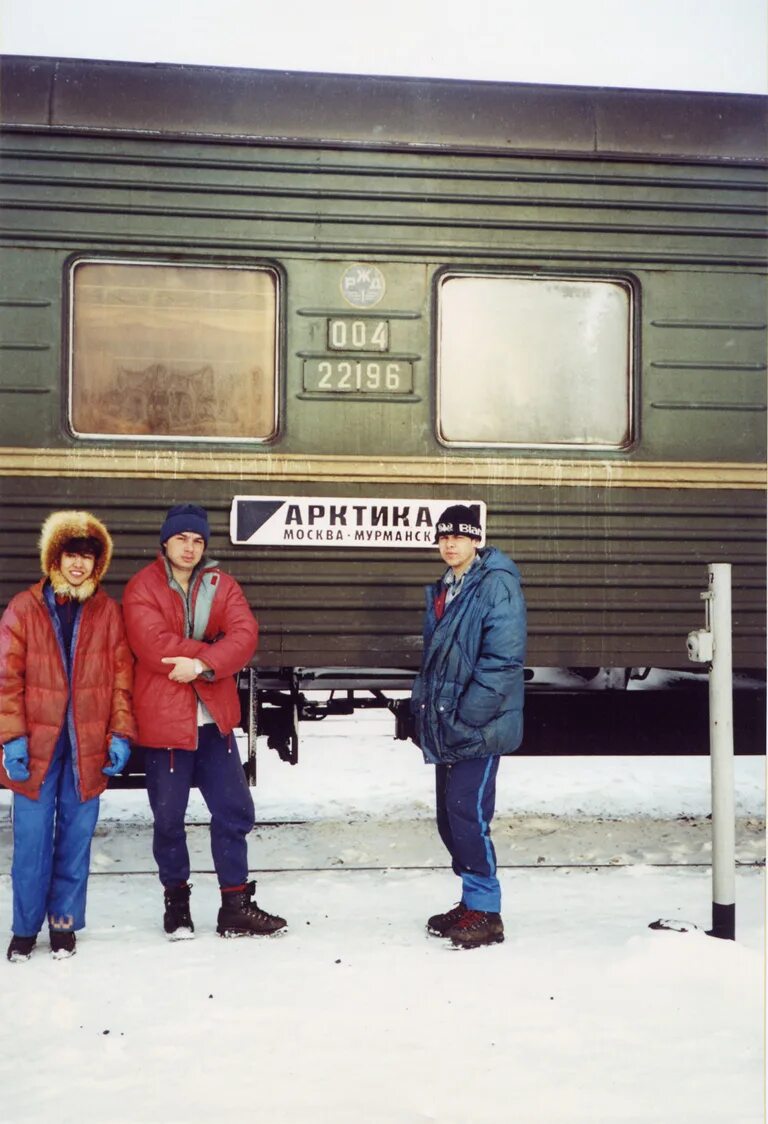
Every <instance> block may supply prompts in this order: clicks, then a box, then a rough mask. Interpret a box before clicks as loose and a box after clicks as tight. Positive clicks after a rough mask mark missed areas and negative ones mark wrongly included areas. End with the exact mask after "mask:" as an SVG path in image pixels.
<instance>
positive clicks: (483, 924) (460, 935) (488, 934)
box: [445, 909, 504, 948]
mask: <svg viewBox="0 0 768 1124" xmlns="http://www.w3.org/2000/svg"><path fill="white" fill-rule="evenodd" d="M445 935H446V936H447V937H448V939H449V940H450V942H451V944H452V945H453V947H454V948H480V946H481V945H486V944H500V943H501V942H502V941H503V940H504V922H503V921H502V920H501V914H499V913H486V912H485V910H482V909H465V910H464V912H463V914H462V915H461V917H460V918H459V919H458V921H457V922H456V924H455V925H453V926H452V927H451V928H450V929H449V930H448V932H447V933H446V934H445Z"/></svg>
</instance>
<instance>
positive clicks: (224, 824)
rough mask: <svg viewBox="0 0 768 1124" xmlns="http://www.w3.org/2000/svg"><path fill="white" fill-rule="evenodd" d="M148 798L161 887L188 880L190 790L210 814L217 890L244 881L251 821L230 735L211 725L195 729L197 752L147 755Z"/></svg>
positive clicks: (159, 751)
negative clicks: (186, 821) (195, 790)
mask: <svg viewBox="0 0 768 1124" xmlns="http://www.w3.org/2000/svg"><path fill="white" fill-rule="evenodd" d="M145 769H146V777H147V793H148V795H149V803H150V807H151V808H152V814H153V816H154V819H155V830H154V838H153V843H152V853H153V854H154V856H155V861H156V863H157V867H158V873H159V875H160V881H161V882H162V884H163V885H164V886H179V885H181V884H182V883H183V882H186V881H187V880H188V879H189V851H188V849H187V836H186V831H185V828H184V817H185V815H186V812H187V804H188V803H189V793H190V790H191V788H192V786H193V785H196V786H197V787H198V788H199V789H200V793H201V795H202V797H203V799H204V800H205V803H206V806H207V808H208V811H209V812H210V813H211V853H212V855H213V865H214V868H215V870H216V874H217V876H218V879H219V885H220V886H221V887H227V886H241V885H243V884H244V883H245V882H247V881H248V843H247V840H246V836H247V835H248V832H249V831H250V830H251V828H252V827H253V824H254V820H255V813H254V809H253V799H252V797H251V792H250V789H249V788H248V782H247V781H246V779H245V774H244V772H243V766H242V765H241V763H240V755H239V754H238V752H237V746H236V745H235V737H234V734H230V735H229V736H224V735H222V734H220V733H219V731H218V728H217V727H216V726H215V725H214V724H213V723H208V724H207V725H205V726H200V727H199V729H198V745H197V749H196V750H194V751H192V750H188V749H171V750H168V749H146V750H145Z"/></svg>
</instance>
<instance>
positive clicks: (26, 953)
mask: <svg viewBox="0 0 768 1124" xmlns="http://www.w3.org/2000/svg"><path fill="white" fill-rule="evenodd" d="M36 944H37V937H17V936H15V935H14V936H13V938H12V939H11V943H10V944H9V945H8V952H7V954H6V955H7V957H8V959H9V960H10V962H11V963H12V964H20V963H21V961H22V960H29V958H30V956H31V955H32V949H33V948H34V947H35V945H36Z"/></svg>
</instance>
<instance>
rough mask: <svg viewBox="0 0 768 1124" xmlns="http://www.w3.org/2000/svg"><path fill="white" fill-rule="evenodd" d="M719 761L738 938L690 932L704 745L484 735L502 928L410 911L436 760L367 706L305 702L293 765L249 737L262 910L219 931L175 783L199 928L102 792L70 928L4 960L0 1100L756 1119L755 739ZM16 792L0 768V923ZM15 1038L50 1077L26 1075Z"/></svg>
mask: <svg viewBox="0 0 768 1124" xmlns="http://www.w3.org/2000/svg"><path fill="white" fill-rule="evenodd" d="M735 768H736V807H737V817H738V824H737V840H738V842H737V856H738V862H739V863H740V864H741V865H740V866H739V869H738V871H737V879H736V886H737V905H736V930H737V939H736V941H735V942H731V941H719V940H713V939H712V938H710V937H707V936H706V935H705V933H704V929H706V928H707V927H708V926H709V924H710V922H711V872H710V869H709V866H708V863H709V855H710V845H711V831H710V828H711V825H710V823H709V821H708V820H707V815H708V813H709V809H710V794H709V761H708V760H707V759H706V758H696V757H685V758H628V757H623V758H593V757H590V758H574V757H568V758H514V757H513V758H510V759H509V760H506V761H504V762H503V763H502V766H501V769H500V772H499V784H498V802H497V803H498V811H497V816H496V819H495V821H494V838H495V842H496V848H497V853H498V857H499V862H500V868H501V869H500V879H501V883H502V890H503V895H504V907H503V912H504V920H505V925H506V940H505V942H504V944H501V945H496V946H494V947H493V948H487V949H480V950H477V951H471V952H464V951H452V950H451V949H450V948H449V947H448V946H447V945H446V943H445V942H444V941H441V940H436V939H434V938H429V937H427V936H426V935H425V932H424V922H425V920H426V918H427V916H428V915H429V914H430V913H432V912H435V911H436V910H440V909H444V908H447V907H449V906H450V905H451V904H452V902H454V901H455V900H456V896H457V886H458V883H457V880H456V879H455V878H454V877H453V875H452V874H451V872H450V871H449V870H448V869H446V856H445V854H444V852H443V851H442V847H441V845H440V843H439V841H438V840H437V836H436V832H435V829H434V825H433V822H432V783H433V770H432V769H430V768H428V767H426V766H424V765H423V764H422V762H421V759H420V756H419V754H418V752H417V751H416V750H415V749H414V748H413V747H411V746H407V745H404V744H403V743H397V742H394V741H393V740H392V737H391V728H390V726H389V725H384V724H382V720H381V718H380V717H377V716H375V715H364V716H360V717H358V718H357V719H355V720H337V721H331V720H327V721H325V722H323V723H321V724H319V725H317V726H316V727H313V728H310V732H309V733H308V734H306V735H305V737H304V745H303V750H302V762H301V763H300V764H299V766H298V767H296V768H291V767H289V766H287V765H284V764H283V763H281V762H280V761H278V760H277V758H276V756H275V755H274V754H272V753H266V752H265V753H264V754H262V756H261V762H260V776H259V785H258V787H257V788H256V789H255V790H254V797H255V801H256V807H257V817H258V819H259V821H260V822H259V824H258V826H257V827H256V829H255V830H254V832H253V833H252V835H251V837H250V843H249V846H250V856H251V867H252V871H253V872H254V874H255V876H256V878H257V881H258V887H257V898H258V901H259V904H261V905H262V906H263V907H264V908H266V909H268V910H271V911H274V912H278V913H281V914H283V916H285V917H287V918H288V921H289V929H288V932H287V933H286V934H284V935H283V936H280V937H276V938H272V939H261V940H260V939H254V940H241V941H223V940H221V939H220V938H218V937H217V936H216V935H215V931H214V930H215V921H216V910H217V906H218V893H217V887H216V880H215V877H214V876H213V874H212V873H210V870H211V863H210V852H209V848H208V829H207V815H206V812H205V808H204V806H203V805H202V803H201V801H200V799H199V796H198V795H197V794H195V795H194V796H193V799H192V802H191V805H190V809H189V818H190V821H191V826H190V830H189V835H190V844H191V851H192V856H193V866H194V868H195V873H194V874H193V876H192V882H193V884H194V888H193V891H192V910H193V916H194V919H195V923H196V927H197V933H196V939H195V940H194V941H187V942H177V943H169V942H168V941H166V940H165V939H164V937H163V933H162V895H161V891H160V887H159V884H158V881H157V877H156V874H155V873H154V865H153V862H152V856H151V822H150V814H149V809H148V805H147V798H146V793H144V792H143V791H114V792H109V793H108V794H107V795H106V796H105V798H104V800H103V802H102V818H101V822H100V824H99V827H98V830H97V835H96V838H95V840H94V846H93V851H92V871H93V875H92V878H91V882H90V890H89V915H88V927H87V929H86V930H84V932H83V933H82V934H81V935H80V938H79V941H78V953H77V955H76V956H75V957H74V958H73V959H71V960H67V961H52V960H51V958H50V957H49V955H48V952H47V942H46V940H45V937H43V938H42V939H41V943H40V947H39V948H38V949H37V950H36V951H35V953H34V954H33V957H32V959H31V960H30V962H29V963H26V964H15V965H9V964H5V967H4V968H0V972H2V976H3V999H4V1010H5V1012H6V1015H5V1027H6V1039H5V1046H4V1048H3V1051H2V1052H0V1082H2V1087H3V1090H4V1092H3V1098H2V1103H3V1119H4V1120H8V1121H9V1122H12V1124H49V1122H50V1120H51V1119H56V1120H59V1121H62V1122H63V1124H69V1122H72V1124H103V1121H105V1120H106V1121H109V1124H210V1121H215V1120H225V1119H229V1118H230V1117H236V1118H238V1119H240V1118H242V1119H259V1118H261V1117H264V1118H265V1119H275V1120H279V1121H280V1122H281V1124H363V1122H364V1124H506V1121H509V1120H516V1121H520V1124H587V1122H588V1124H666V1122H667V1121H672V1120H695V1121H696V1124H710V1122H711V1124H721V1122H722V1121H723V1120H727V1121H732V1122H733V1124H760V1122H762V1121H763V1084H764V1073H765V1069H764V1055H763V1029H764V1009H765V1002H764V1001H765V982H764V981H765V975H764V960H765V955H764V953H765V896H764V873H765V869H764V866H763V865H762V864H763V863H764V853H765V847H764V795H765V761H764V759H763V758H756V757H740V758H737V760H736V762H735ZM9 810H10V802H9V798H8V795H7V794H0V894H1V895H2V897H1V899H0V910H1V911H2V915H3V921H4V924H5V925H6V926H7V925H8V924H9V921H10V906H9V902H10V878H9V877H8V871H9V869H10V817H9ZM658 918H665V919H668V920H672V921H675V922H678V923H680V925H681V926H682V927H683V928H686V929H688V931H687V932H684V933H682V932H671V931H655V930H651V929H649V928H648V925H649V924H650V923H651V922H653V921H655V920H656V919H658ZM29 1058H34V1059H35V1069H36V1071H37V1072H38V1073H44V1074H45V1080H39V1079H38V1080H35V1081H31V1080H27V1079H26V1078H25V1077H24V1074H26V1073H27V1067H28V1065H29ZM86 1074H87V1077H88V1079H87V1081H86V1080H85V1078H84V1076H83V1075H86Z"/></svg>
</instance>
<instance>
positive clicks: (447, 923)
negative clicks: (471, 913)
mask: <svg viewBox="0 0 768 1124" xmlns="http://www.w3.org/2000/svg"><path fill="white" fill-rule="evenodd" d="M466 912H467V907H466V906H465V905H464V902H457V903H456V905H455V906H454V907H453V909H449V910H448V912H447V913H436V914H435V915H434V917H430V919H429V921H427V932H428V933H429V935H430V936H431V937H447V936H448V930H449V929H452V928H453V926H454V925H455V924H456V922H457V921H458V920H459V918H460V917H461V916H462V915H463V914H464V913H466Z"/></svg>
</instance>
